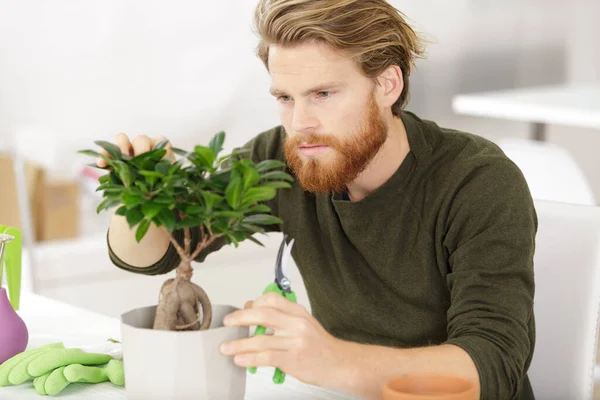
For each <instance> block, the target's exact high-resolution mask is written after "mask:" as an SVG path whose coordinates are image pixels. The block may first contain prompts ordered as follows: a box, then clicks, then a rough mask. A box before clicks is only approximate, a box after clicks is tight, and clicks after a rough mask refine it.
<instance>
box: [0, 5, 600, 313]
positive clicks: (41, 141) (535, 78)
mask: <svg viewBox="0 0 600 400" xmlns="http://www.w3.org/2000/svg"><path fill="white" fill-rule="evenodd" d="M391 3H393V4H394V5H395V6H396V7H397V8H398V9H400V10H401V11H402V12H403V13H404V14H405V15H406V16H407V18H408V20H409V21H410V23H411V24H412V25H413V27H414V28H415V29H416V30H417V31H419V32H420V33H421V34H422V35H424V37H425V38H426V39H427V40H428V41H429V42H430V44H429V45H428V49H427V58H426V59H424V60H419V62H418V66H417V70H416V71H415V73H414V74H413V76H412V77H411V100H410V104H409V105H408V107H407V108H408V109H409V110H410V111H413V112H416V113H417V114H418V115H419V116H421V117H422V118H425V119H431V120H434V121H436V122H438V123H439V124H440V125H442V126H445V127H449V128H455V129H460V130H465V131H468V132H471V133H475V134H478V135H481V136H484V137H487V138H489V139H491V140H494V141H497V142H498V143H499V144H500V143H503V145H504V146H506V148H507V149H513V150H514V154H515V159H516V158H518V157H521V159H522V160H524V161H523V164H521V165H522V166H523V168H524V169H526V168H532V170H531V171H532V172H531V174H530V173H529V172H528V173H527V177H528V179H531V185H532V187H534V186H535V187H540V192H539V193H540V194H539V196H540V197H544V196H550V195H551V194H552V193H554V194H556V195H557V196H558V197H559V199H560V196H561V195H562V194H564V193H567V194H569V193H571V194H572V193H580V194H581V195H580V196H579V197H578V198H576V199H575V200H574V201H576V202H578V201H580V202H583V203H593V204H595V198H598V197H600V168H599V166H600V161H598V157H597V150H598V149H599V148H600V126H599V125H600V122H598V123H597V125H596V126H598V127H595V126H594V124H593V123H588V124H585V125H584V126H582V124H578V123H576V121H575V122H574V123H573V120H572V119H571V120H569V122H561V123H547V124H546V126H545V129H546V134H545V140H544V141H533V140H531V137H532V124H531V122H532V121H529V120H525V119H524V117H523V115H518V113H517V114H516V115H515V116H514V117H513V116H511V115H510V113H509V112H507V113H505V115H503V117H496V116H490V115H483V114H481V109H478V108H477V106H478V105H479V104H484V103H485V102H483V103H478V100H477V97H475V98H472V99H471V100H472V102H471V103H470V104H471V105H473V104H474V109H478V110H479V111H477V112H479V113H480V114H477V112H476V111H473V112H471V111H469V107H466V108H461V107H458V105H457V104H458V103H456V101H457V99H459V98H460V96H467V97H466V99H467V100H469V99H470V97H468V96H469V95H471V94H479V93H487V92H490V91H493V92H495V91H503V92H502V93H507V96H508V100H507V101H508V102H509V103H510V97H511V93H512V92H510V91H512V90H523V89H534V90H535V89H536V88H539V87H542V88H546V87H549V86H550V87H552V88H555V90H557V91H558V92H557V93H555V94H554V95H553V96H554V97H556V98H557V99H558V100H559V101H558V103H560V102H561V101H562V102H566V103H567V104H566V105H567V106H569V105H570V104H571V103H576V104H577V105H578V107H579V108H578V109H575V110H573V109H572V107H571V108H568V107H567V108H568V109H567V110H566V111H565V112H567V113H571V114H572V115H575V118H577V116H578V115H580V114H579V113H578V112H579V111H581V113H582V114H581V115H582V116H581V118H582V119H586V118H587V119H586V121H592V122H594V121H599V120H600V117H598V114H599V113H600V111H599V110H600V90H596V91H595V92H594V91H593V90H592V92H591V93H587V92H585V91H586V90H587V89H589V88H594V87H597V85H598V84H599V82H600V27H599V26H600V25H598V24H597V20H598V17H599V16H600V1H598V0H569V1H566V0H505V1H491V0H452V1H442V0H419V1H408V0H393V1H391ZM255 4H256V1H254V0H252V1H249V0H226V1H208V0H206V1H205V0H201V1H198V0H185V1H182V0H171V1H168V2H166V1H156V0H144V1H141V0H140V1H134V0H128V1H122V0H119V1H117V0H101V1H100V0H89V1H79V0H54V1H51V2H49V1H44V0H26V1H18V2H16V1H8V0H0V54H1V58H0V163H1V164H0V166H1V168H0V185H1V186H0V188H2V189H0V190H2V192H1V193H2V196H1V197H0V222H3V223H6V224H9V225H18V226H20V227H21V228H22V229H24V232H25V234H26V237H27V243H26V247H27V257H28V258H27V266H26V284H27V285H28V287H29V288H31V289H32V290H35V291H38V292H40V293H42V294H45V295H48V296H50V297H54V298H58V299H61V300H64V301H67V302H70V303H74V304H78V305H80V306H82V307H86V308H89V309H92V310H95V311H98V312H101V313H103V314H106V315H111V316H118V315H119V313H120V312H122V311H123V310H125V309H129V308H132V307H136V306H138V305H140V304H142V305H145V304H148V303H152V302H155V301H156V298H157V296H158V287H159V286H160V284H161V283H162V281H163V280H164V279H165V277H144V276H137V275H133V274H130V273H126V272H123V271H120V270H118V269H117V268H116V267H114V266H112V264H110V261H109V260H108V255H107V252H106V229H107V226H108V219H107V217H108V214H106V213H102V214H100V215H96V212H95V208H96V206H97V204H98V203H99V198H98V197H97V195H96V194H95V193H94V189H95V185H96V183H95V179H96V178H97V176H96V175H94V174H95V171H94V170H93V169H89V168H86V167H85V164H86V163H88V162H89V161H90V160H89V159H85V158H82V157H80V156H78V155H76V151H77V150H80V149H84V148H93V147H94V144H93V141H94V140H98V139H104V140H112V139H113V137H114V136H115V134H117V133H119V132H125V133H128V134H130V135H132V136H133V135H135V134H138V133H143V134H147V135H165V136H167V137H168V138H170V139H171V140H172V142H174V144H175V145H176V146H178V147H184V148H185V147H191V146H193V145H195V144H200V143H204V142H206V141H208V140H209V138H210V137H211V136H212V135H213V134H214V133H216V132H217V131H219V130H225V131H226V132H227V139H226V142H225V145H226V148H227V149H231V148H232V147H234V146H237V145H240V144H243V143H244V142H246V141H247V140H249V139H250V138H252V137H253V136H254V135H256V134H257V133H259V132H261V131H263V130H266V129H269V128H271V127H273V126H275V125H277V124H279V120H278V116H277V113H276V109H275V102H274V100H273V99H272V98H271V96H270V95H269V94H268V87H269V76H268V74H267V73H266V71H265V69H264V68H263V65H262V64H261V62H260V61H259V60H258V58H256V57H255V55H254V46H255V45H256V42H257V37H256V36H254V34H253V32H252V30H251V28H252V26H251V23H252V12H253V9H254V6H255ZM573 88H575V89H573ZM577 88H579V90H580V89H583V90H584V92H585V93H587V94H585V96H587V97H585V98H584V99H583V98H582V97H581V96H584V95H582V94H581V92H577ZM506 91H508V92H506ZM553 96H550V95H548V96H544V95H543V94H542V95H541V96H540V95H538V96H537V101H538V103H540V104H538V103H536V102H535V101H536V96H535V94H534V95H533V98H532V99H529V100H531V103H532V104H530V106H531V107H530V108H531V109H533V110H534V111H535V110H536V107H538V106H543V105H544V103H545V100H548V99H549V98H554V97H553ZM582 99H583V100H582ZM517 100H518V96H517ZM473 102H474V103H473ZM462 104H464V103H462ZM546 105H547V106H549V108H547V109H545V110H541V112H542V113H546V114H548V115H550V116H552V115H556V114H557V113H560V112H561V110H560V107H561V106H562V105H561V104H557V105H556V107H558V108H557V110H555V111H553V109H552V107H553V105H552V104H546ZM484 106H485V104H484ZM490 108H491V111H490V112H491V113H492V114H493V111H498V110H499V107H498V106H496V105H491V106H490ZM500 108H501V107H500ZM509 108H510V107H509ZM512 108H513V109H515V108H516V109H517V111H518V110H521V109H523V107H521V106H519V103H518V102H516V103H514V104H513V107H512ZM538 108H539V107H538ZM594 110H595V114H594ZM538 111H540V110H538ZM565 121H566V120H565ZM533 122H535V121H533ZM509 139H510V140H512V139H517V142H510V141H509V142H507V141H506V140H509ZM511 146H512V147H511ZM556 154H558V155H559V156H560V157H562V158H561V159H562V160H563V161H564V166H565V167H564V168H563V167H561V166H560V163H559V162H558V161H557V158H555V157H554V156H555V155H556ZM523 155H524V156H523ZM548 155H550V158H548ZM538 160H539V162H538ZM544 163H546V164H544ZM548 163H549V164H550V165H548ZM552 168H554V170H553V169H552ZM557 171H558V172H557ZM561 171H562V172H561ZM565 171H567V172H568V174H567V175H566V176H561V182H562V183H560V184H559V183H556V181H557V176H558V175H560V174H561V173H565ZM536 174H537V175H536ZM557 174H558V175H557ZM569 174H571V175H569ZM565 181H566V182H571V183H573V182H577V183H578V185H579V186H578V187H577V188H573V189H572V190H571V189H568V188H566V189H565V188H563V187H562V186H560V185H561V184H563V183H564V182H565ZM540 182H541V183H540ZM17 183H20V184H17ZM24 187H25V188H26V190H20V189H23V188H24ZM548 193H550V194H548ZM26 204H28V205H29V207H24V205H26ZM278 243H279V238H278V237H273V238H269V239H268V240H267V248H266V249H261V248H259V247H258V246H256V245H254V244H252V243H250V244H243V245H242V246H241V247H240V249H238V250H235V251H233V252H232V251H230V250H226V251H224V252H223V253H221V254H215V255H214V256H211V257H209V259H208V260H207V262H206V265H203V266H202V267H201V268H200V267H198V268H197V274H196V278H195V279H197V280H198V281H199V282H201V283H202V284H203V286H204V287H206V288H208V291H209V294H210V295H211V296H212V297H213V299H214V300H215V301H217V302H219V301H226V302H234V303H236V304H239V305H241V304H243V301H245V300H247V297H248V296H249V295H250V294H252V293H255V294H256V295H258V294H259V293H260V292H261V291H262V289H263V286H264V284H265V282H268V281H269V280H270V279H271V275H270V274H271V269H272V263H273V260H274V258H273V254H274V253H273V251H274V250H275V249H276V247H277V245H278ZM228 252H229V253H228ZM240 260H244V261H243V262H241V261H240ZM240 263H243V266H240ZM252 265H256V268H255V267H252ZM232 273H233V274H237V275H236V276H238V278H236V279H231V274H232ZM228 277H229V278H228ZM296 279H300V278H299V277H298V276H296ZM248 282H256V284H255V285H254V283H248ZM253 285H254V286H253ZM234 288H237V289H235V290H234ZM244 288H246V289H247V288H250V289H247V290H246V291H243V290H242V289H244ZM238 289H239V291H237V290H238ZM233 292H235V293H237V294H236V295H235V296H238V297H231V296H234V295H233V294H232V293H233ZM108 293H110V296H107V295H102V294H108ZM301 300H302V301H305V300H306V299H305V298H302V299H301Z"/></svg>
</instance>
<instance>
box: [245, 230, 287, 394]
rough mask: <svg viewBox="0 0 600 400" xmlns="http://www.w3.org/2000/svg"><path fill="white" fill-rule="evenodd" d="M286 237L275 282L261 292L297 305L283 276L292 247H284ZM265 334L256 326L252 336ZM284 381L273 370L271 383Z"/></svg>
mask: <svg viewBox="0 0 600 400" xmlns="http://www.w3.org/2000/svg"><path fill="white" fill-rule="evenodd" d="M286 239H287V235H284V238H283V242H282V243H281V246H280V248H279V253H278V254H277V263H276V264H275V282H273V283H271V284H269V286H267V288H266V289H265V290H264V291H263V294H266V293H270V292H275V293H279V294H280V295H282V296H283V297H285V298H286V299H288V300H289V301H291V302H294V303H297V299H296V293H294V291H293V290H292V289H291V286H290V281H289V280H288V278H287V277H286V276H285V274H284V268H285V267H286V265H287V263H288V260H289V257H290V256H291V255H290V254H291V249H292V246H293V245H294V239H292V241H291V242H290V244H289V246H286ZM265 332H266V328H265V327H264V326H261V325H259V326H257V327H256V330H255V331H254V336H258V335H264V334H265ZM248 371H249V372H250V373H251V374H255V373H256V367H249V368H248ZM284 381H285V372H283V371H282V370H280V369H279V368H276V369H275V374H274V375H273V382H275V383H277V384H282V383H283V382H284Z"/></svg>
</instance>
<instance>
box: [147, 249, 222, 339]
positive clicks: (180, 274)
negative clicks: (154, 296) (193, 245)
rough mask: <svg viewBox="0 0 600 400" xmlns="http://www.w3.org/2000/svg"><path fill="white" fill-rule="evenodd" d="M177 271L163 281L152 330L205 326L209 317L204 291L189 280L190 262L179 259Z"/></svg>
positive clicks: (208, 325) (210, 317) (207, 324)
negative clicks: (174, 274) (174, 275)
mask: <svg viewBox="0 0 600 400" xmlns="http://www.w3.org/2000/svg"><path fill="white" fill-rule="evenodd" d="M176 272H177V275H176V277H175V278H171V279H168V280H167V281H165V283H163V285H162V287H161V289H160V299H159V302H158V307H157V308H156V316H155V318H154V329H162V330H170V331H198V330H204V329H208V328H209V327H210V323H211V320H212V304H211V302H210V299H209V298H208V295H207V294H206V292H205V291H204V290H203V289H202V288H201V287H200V286H198V285H196V284H195V283H193V282H191V278H192V266H191V262H190V261H187V260H182V261H181V263H180V264H179V266H178V267H177V271H176ZM200 307H201V309H200Z"/></svg>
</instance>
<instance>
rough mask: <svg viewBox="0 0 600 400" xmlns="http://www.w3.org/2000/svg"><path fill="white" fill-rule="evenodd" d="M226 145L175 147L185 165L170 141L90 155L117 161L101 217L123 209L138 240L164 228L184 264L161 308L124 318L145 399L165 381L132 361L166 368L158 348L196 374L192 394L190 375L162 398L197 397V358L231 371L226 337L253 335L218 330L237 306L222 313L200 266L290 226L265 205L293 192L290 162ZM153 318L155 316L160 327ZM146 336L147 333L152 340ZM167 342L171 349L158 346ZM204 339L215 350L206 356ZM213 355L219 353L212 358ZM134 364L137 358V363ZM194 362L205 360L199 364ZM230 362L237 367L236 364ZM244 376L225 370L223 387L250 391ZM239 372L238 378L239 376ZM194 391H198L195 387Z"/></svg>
mask: <svg viewBox="0 0 600 400" xmlns="http://www.w3.org/2000/svg"><path fill="white" fill-rule="evenodd" d="M224 141H225V133H224V132H219V133H217V134H216V135H214V136H213V137H212V139H211V140H210V142H209V143H208V145H207V146H202V145H198V146H195V147H194V149H193V151H185V150H182V149H179V148H172V150H173V152H174V153H175V154H177V155H179V156H180V157H179V160H177V161H175V160H170V159H167V158H165V156H166V154H167V149H166V146H167V144H168V142H167V141H163V142H161V143H158V144H156V145H155V146H154V147H153V148H152V149H151V150H150V151H148V152H146V153H143V154H139V155H137V156H135V157H132V156H129V155H127V154H122V152H121V150H120V149H119V147H118V146H116V145H114V144H112V143H109V142H105V141H96V142H95V143H96V144H97V145H98V146H100V147H101V148H103V149H104V150H105V151H106V153H108V156H106V155H104V154H101V153H100V152H96V151H94V150H82V151H80V153H82V154H85V155H87V156H91V157H94V158H103V159H104V160H105V161H106V163H107V164H108V165H107V166H106V167H105V169H106V170H107V174H105V175H103V176H102V177H101V178H100V182H99V183H100V185H99V186H98V188H97V191H101V192H102V195H103V201H102V202H101V203H100V205H99V206H98V208H97V212H101V211H103V210H108V209H113V208H115V209H116V213H117V214H118V215H121V216H124V217H125V218H126V220H127V223H128V225H129V226H130V228H131V229H132V230H134V231H135V238H136V240H137V241H138V242H140V241H141V240H142V239H143V238H144V236H145V234H146V233H147V232H148V229H149V228H150V226H151V225H152V224H154V225H155V226H156V227H158V228H160V229H163V230H164V231H165V232H166V234H167V235H168V237H169V240H170V242H171V244H172V245H173V247H174V248H175V249H176V251H177V253H178V255H179V257H180V264H179V266H178V267H177V268H176V273H175V277H173V278H169V279H167V280H165V282H164V283H163V284H162V286H161V288H160V294H159V301H158V304H157V305H156V306H151V307H146V308H143V309H137V310H134V311H132V312H129V313H126V314H123V316H122V322H123V324H122V326H123V336H124V337H123V354H124V361H125V363H124V366H125V378H126V386H127V387H128V390H129V389H130V387H131V385H130V383H131V382H133V381H136V382H139V385H140V386H144V388H147V389H148V391H147V392H144V393H142V392H141V391H139V390H137V389H136V390H137V391H138V392H139V395H140V396H141V397H144V396H145V395H148V393H150V391H151V390H157V387H154V388H150V387H149V386H151V385H152V384H154V381H155V380H154V379H152V378H151V377H150V375H151V374H150V372H149V371H148V370H146V371H144V372H137V371H136V372H134V371H133V367H132V362H133V361H131V357H136V358H137V360H136V361H135V363H136V368H137V366H139V369H143V368H145V367H144V365H145V364H146V363H147V362H153V363H155V364H156V362H157V360H156V358H155V359H152V360H150V359H145V360H142V358H145V357H146V353H148V352H154V354H155V355H156V352H157V351H163V350H164V357H168V358H169V360H171V361H172V360H173V358H171V356H172V354H171V353H177V354H179V356H178V362H179V363H183V364H186V362H183V361H182V358H184V357H189V358H190V360H189V364H190V365H187V366H182V367H181V368H182V369H186V373H187V370H191V371H192V372H193V374H192V375H190V380H194V381H195V382H189V384H190V388H188V389H187V390H186V389H182V388H181V384H180V383H181V381H182V380H183V379H182V376H178V377H177V378H173V379H172V382H171V383H170V384H166V383H164V382H162V383H163V385H162V386H161V387H164V386H169V385H170V386H171V387H172V391H171V393H166V392H160V391H159V392H157V393H162V394H161V395H162V396H170V395H173V396H176V397H177V396H179V397H181V396H187V395H189V394H191V393H196V395H197V394H198V392H197V390H198V385H199V383H198V382H197V381H198V376H199V374H198V371H197V369H198V368H199V367H201V360H198V359H197V358H198V357H204V358H206V359H207V362H208V363H210V364H211V365H210V366H206V367H205V372H206V374H207V375H210V374H213V375H214V374H215V373H218V372H215V371H218V369H219V368H230V367H229V364H227V365H225V364H222V365H221V366H220V367H219V366H218V365H217V362H216V361H215V360H216V359H219V362H222V361H223V360H221V359H220V358H218V357H219V355H218V353H216V352H218V349H217V348H218V343H217V342H220V341H221V340H226V338H225V336H227V335H229V336H231V337H230V338H228V340H231V339H233V338H236V337H239V336H242V335H247V334H248V329H247V328H246V329H245V330H244V329H241V330H240V329H239V328H238V329H230V328H223V327H222V326H221V325H218V324H220V323H221V320H222V317H223V316H224V315H225V314H226V313H229V312H231V311H233V310H234V309H235V308H231V307H230V306H217V309H215V306H214V305H213V304H212V303H211V301H210V299H209V296H208V295H207V293H206V292H205V291H204V290H203V289H202V288H201V287H200V286H198V285H197V284H196V283H194V282H192V281H191V278H192V275H193V268H192V262H193V260H194V259H195V258H196V257H197V256H198V255H199V254H201V253H202V251H203V250H205V249H206V248H207V247H208V246H210V245H211V244H212V243H214V242H215V241H216V240H220V241H225V244H233V245H234V246H235V247H237V246H238V245H239V243H240V242H242V241H244V240H251V241H253V242H255V243H257V244H259V245H262V243H261V242H260V241H259V240H258V239H257V238H256V237H255V235H256V234H257V233H265V232H266V229H265V228H266V226H268V225H274V224H280V223H281V222H282V221H281V220H280V219H279V218H277V217H275V216H273V215H271V214H270V211H271V210H270V208H269V207H268V206H267V205H266V204H265V202H267V201H268V200H271V199H273V198H274V197H275V195H276V194H277V191H278V190H279V189H284V188H289V187H291V182H293V178H292V177H291V176H290V175H289V174H288V173H287V172H285V169H284V167H285V164H284V163H282V162H280V161H277V160H265V161H261V162H259V163H255V162H253V161H252V160H250V159H249V158H244V157H243V153H244V151H243V150H239V151H234V152H232V153H230V154H227V155H222V154H221V153H222V151H223V143H224ZM93 166H95V164H94V165H93ZM192 229H196V230H198V233H199V235H197V236H198V237H199V240H197V242H198V243H197V244H196V245H195V246H193V243H192V242H193V240H192V237H193V235H192ZM182 231H183V240H182V242H183V243H181V242H180V241H178V240H177V235H176V232H179V233H181V232H182ZM213 315H214V316H215V317H217V316H218V318H217V323H216V324H214V323H213V324H212V325H211V322H213V319H214V318H213ZM149 319H152V321H151V324H150V322H149V321H148V320H149ZM209 328H210V329H209ZM213 328H219V329H217V330H220V331H221V334H220V336H212V337H211V338H210V339H209V332H211V331H214V330H215V329H213ZM132 329H138V330H137V331H135V332H136V333H135V334H136V335H137V336H135V339H134V338H133V335H134V334H133V333H131V332H132V331H131V330H132ZM140 329H142V330H143V332H141V331H140ZM164 331H168V332H170V333H171V334H173V335H179V336H177V338H176V339H175V336H169V337H170V338H171V339H169V340H171V342H167V339H165V338H166V337H167V336H165V335H160V332H164ZM183 331H187V333H191V332H189V331H196V332H198V333H199V334H202V333H203V332H206V334H204V336H202V337H201V338H199V337H196V338H193V339H190V337H189V336H187V335H184V336H181V335H182V334H183V333H184V332H183ZM152 332H155V333H154V334H153V333H152ZM226 332H229V333H226ZM125 333H128V334H130V335H131V336H130V338H131V339H130V341H129V343H126V341H127V338H126V337H125ZM142 334H143V335H146V336H144V338H143V337H142ZM160 340H164V342H163V343H158V341H160ZM187 340H190V341H189V342H188V344H189V345H186V346H184V345H183V344H182V343H184V342H186V341H187ZM202 340H204V341H205V345H206V346H209V349H207V348H204V349H202V347H203V345H202ZM213 342H214V343H213ZM182 346H183V347H185V348H182ZM206 346H205V347H206ZM149 347H152V349H150V348H149ZM191 348H200V350H198V351H199V353H195V354H194V355H191V354H188V353H194V350H192V349H191ZM157 349H160V350H157ZM165 349H167V350H165ZM169 349H171V350H169ZM169 352H170V353H169ZM208 353H210V355H207V354H208ZM127 357H130V358H129V360H130V361H131V362H130V363H129V364H128V362H127V360H128V358H127ZM160 357H162V356H159V358H160ZM194 357H195V358H196V359H193V358H194ZM171 361H165V360H163V361H162V362H161V364H165V365H164V368H165V369H166V371H168V372H162V373H157V375H156V376H157V379H158V380H160V379H163V380H164V377H165V376H166V375H169V376H170V375H174V374H175V373H174V372H173V371H174V370H176V369H177V366H175V365H166V364H168V363H169V362H171ZM229 362H230V364H231V365H233V363H232V362H231V361H230V360H229ZM128 367H129V368H128ZM209 367H210V368H209ZM238 369H239V368H238ZM239 370H240V371H237V372H227V373H223V374H221V375H222V376H219V377H217V379H216V380H217V381H218V380H219V378H220V379H221V380H222V381H223V382H226V385H225V386H228V385H231V383H230V382H229V381H230V380H231V379H239V380H241V379H243V383H244V385H245V371H243V370H242V369H239ZM233 374H237V375H236V376H235V377H233V378H232V375H233ZM242 374H243V375H242ZM224 375H228V376H229V377H225V376H224ZM192 376H194V377H195V378H192ZM214 378H215V377H214V376H213V377H212V378H211V379H208V378H206V380H207V383H206V385H207V386H209V385H211V384H213V383H211V380H212V381H214V380H215V379H214ZM194 385H196V387H193V386H194ZM136 386H137V383H136ZM175 386H178V387H177V388H175ZM202 390H204V389H202ZM237 392H239V390H237ZM228 393H231V392H228ZM205 394H206V395H207V396H208V397H211V396H212V397H215V396H217V397H219V398H232V397H231V394H227V393H224V392H219V391H218V390H217V391H215V390H212V391H210V393H207V392H205ZM179 397H178V398H179ZM165 398H166V397H165Z"/></svg>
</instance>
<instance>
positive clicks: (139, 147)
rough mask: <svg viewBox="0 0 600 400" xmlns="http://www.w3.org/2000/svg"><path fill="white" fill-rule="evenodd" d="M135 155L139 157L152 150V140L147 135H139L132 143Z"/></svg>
mask: <svg viewBox="0 0 600 400" xmlns="http://www.w3.org/2000/svg"><path fill="white" fill-rule="evenodd" d="M131 146H132V147H133V155H134V156H137V155H140V154H142V153H146V152H148V151H150V150H152V140H150V138H149V137H148V136H146V135H137V136H136V137H135V138H133V141H132V142H131Z"/></svg>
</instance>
